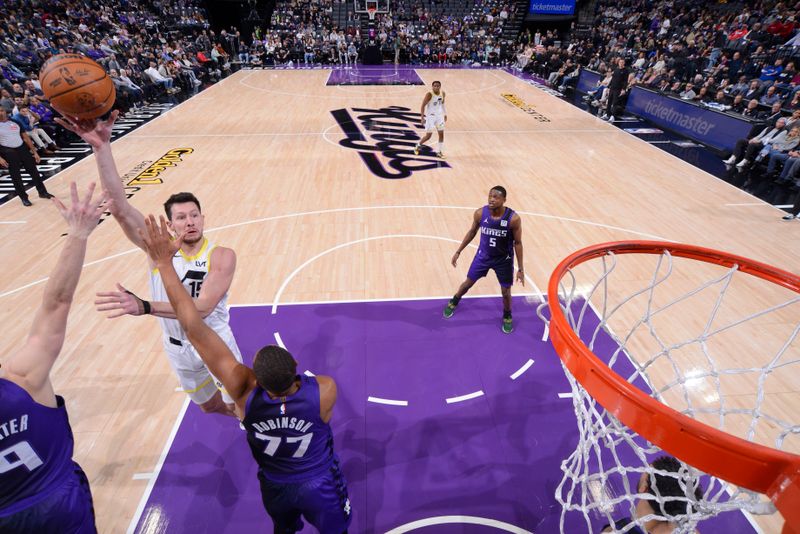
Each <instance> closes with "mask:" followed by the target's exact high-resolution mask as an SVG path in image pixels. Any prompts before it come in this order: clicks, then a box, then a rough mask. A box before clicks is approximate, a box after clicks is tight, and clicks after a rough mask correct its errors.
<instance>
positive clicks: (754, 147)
mask: <svg viewBox="0 0 800 534" xmlns="http://www.w3.org/2000/svg"><path fill="white" fill-rule="evenodd" d="M785 127H786V119H783V118H781V119H778V121H777V122H776V123H775V125H774V126H773V125H768V126H766V127H765V128H764V129H763V130H761V132H760V133H759V134H758V135H756V136H755V137H753V138H752V139H749V140H748V139H739V140H738V141H736V146H735V148H734V149H733V154H732V155H731V157H730V158H728V159H727V160H725V164H726V165H733V164H734V163H736V162H737V161H739V163H737V164H736V167H737V168H739V169H743V168H745V167H747V166H748V165H749V164H750V162H751V161H753V160H754V159H755V158H756V156H757V155H758V154H759V153H760V152H761V150H762V149H763V148H764V147H765V146H766V145H769V144H771V143H772V142H773V141H774V140H776V139H777V140H779V141H780V140H783V139H784V138H785V137H786V131H785Z"/></svg>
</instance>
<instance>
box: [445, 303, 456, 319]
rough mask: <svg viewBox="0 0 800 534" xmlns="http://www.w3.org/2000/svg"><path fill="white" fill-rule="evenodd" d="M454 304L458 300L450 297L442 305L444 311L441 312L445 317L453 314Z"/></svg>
mask: <svg viewBox="0 0 800 534" xmlns="http://www.w3.org/2000/svg"><path fill="white" fill-rule="evenodd" d="M456 306H458V301H457V300H456V299H450V302H448V303H447V306H445V307H444V313H442V315H444V318H445V319H449V318H450V317H452V316H453V314H454V313H455V312H456Z"/></svg>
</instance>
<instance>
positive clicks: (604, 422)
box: [539, 251, 800, 533]
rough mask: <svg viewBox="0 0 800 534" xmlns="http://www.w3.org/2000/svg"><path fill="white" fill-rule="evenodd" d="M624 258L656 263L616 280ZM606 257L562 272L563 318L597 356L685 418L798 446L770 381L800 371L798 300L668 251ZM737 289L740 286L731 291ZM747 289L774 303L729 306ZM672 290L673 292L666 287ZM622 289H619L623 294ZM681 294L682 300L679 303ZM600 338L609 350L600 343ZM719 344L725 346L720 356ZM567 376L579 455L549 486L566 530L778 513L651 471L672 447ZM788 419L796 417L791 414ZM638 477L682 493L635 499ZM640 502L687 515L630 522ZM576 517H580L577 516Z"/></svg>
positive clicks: (686, 474) (711, 485) (760, 501)
mask: <svg viewBox="0 0 800 534" xmlns="http://www.w3.org/2000/svg"><path fill="white" fill-rule="evenodd" d="M629 258H630V259H631V260H636V261H638V262H642V261H649V262H652V263H654V264H655V270H654V272H653V275H652V277H651V278H650V279H649V281H647V282H630V281H629V280H626V281H624V282H622V281H616V278H618V277H621V276H625V273H626V272H630V271H626V269H625V268H624V264H625V262H627V261H629ZM601 261H602V268H600V266H599V265H598V264H599V263H600V262H598V261H597V260H590V261H588V262H587V263H586V264H582V265H578V266H576V268H575V269H574V271H576V272H573V270H570V271H568V273H567V274H566V275H565V276H564V277H562V279H561V281H560V290H559V291H560V299H561V303H560V304H561V309H562V311H563V313H564V315H565V316H566V317H567V320H568V322H569V324H570V326H571V327H572V328H573V330H574V331H575V332H576V333H578V334H579V336H580V337H581V339H582V340H584V343H585V344H586V346H587V347H588V348H589V349H590V350H592V352H594V353H595V354H597V355H598V356H600V358H601V359H602V360H603V361H605V362H606V363H607V364H608V366H609V367H610V368H611V369H613V370H614V371H615V372H617V373H618V374H619V375H620V376H622V377H623V378H625V379H626V380H627V381H628V382H631V383H634V384H636V385H637V387H639V389H641V390H642V391H645V392H646V393H648V394H649V395H651V396H652V397H654V398H656V399H658V400H659V401H660V402H662V403H665V404H668V405H669V406H671V407H672V408H674V409H676V410H677V411H679V412H681V413H683V414H685V415H688V416H690V417H692V418H695V419H699V420H701V421H703V422H704V423H706V424H709V425H711V426H714V427H716V428H718V429H720V430H724V431H725V432H728V433H730V434H734V435H737V436H738V437H741V438H744V439H747V440H749V441H756V442H759V443H761V444H762V445H768V446H772V447H775V448H778V449H783V450H785V451H787V452H792V453H797V452H798V451H799V450H800V446H798V445H799V444H798V443H797V438H798V435H799V434H800V426H798V424H797V423H794V422H790V421H786V420H784V417H782V415H786V414H787V413H788V412H790V409H789V408H786V409H785V410H784V411H783V414H781V413H780V412H781V410H780V409H776V407H779V406H780V405H781V403H780V402H775V399H773V398H772V397H773V392H774V391H777V389H780V388H779V387H777V386H776V377H779V376H783V377H786V376H790V375H791V373H795V374H796V373H797V372H798V367H800V365H798V363H799V362H800V342H797V339H798V332H799V331H800V321H798V318H800V306H798V303H800V296H798V295H797V294H795V293H793V292H791V291H789V290H785V289H784V288H781V287H779V286H776V285H775V284H771V283H769V282H766V281H763V280H760V279H756V278H754V277H752V276H750V275H747V274H744V273H741V272H740V271H739V270H738V268H737V267H734V268H730V269H728V268H725V267H718V266H709V265H707V264H705V263H703V262H697V261H692V260H688V259H683V258H674V257H673V256H672V255H670V254H669V253H668V252H666V251H665V252H664V253H663V254H662V255H660V256H658V255H649V254H647V255H645V254H625V255H615V254H613V253H608V254H606V255H605V256H603V257H602V260H601ZM690 261H691V265H688V264H685V263H681V266H687V265H688V266H689V267H692V269H686V271H690V272H691V273H692V274H693V276H690V277H688V278H694V279H691V280H688V281H690V282H691V284H688V283H687V277H685V275H684V274H683V273H682V272H681V274H678V273H677V272H676V273H673V270H674V268H675V267H676V264H677V263H678V262H690ZM698 265H700V266H703V267H702V268H700V270H701V271H703V272H702V273H701V275H704V274H710V275H711V276H710V277H708V278H703V280H701V281H700V282H699V284H697V283H696V282H697V280H696V278H697V276H694V274H696V273H695V271H696V269H695V267H696V266H698ZM617 271H619V275H617ZM706 271H708V273H706ZM579 275H590V276H592V278H591V280H596V282H595V281H592V282H589V283H588V284H586V283H581V280H580V278H579ZM598 275H599V278H597V277H598ZM671 279H674V283H673V284H670V280H671ZM738 283H743V284H744V285H745V286H747V287H743V288H742V289H741V290H735V289H733V288H734V287H735V286H736V285H737V284H738ZM754 284H755V285H757V286H758V287H759V288H761V289H759V290H757V296H758V297H759V299H761V297H762V291H764V292H766V293H768V294H769V295H770V296H771V297H774V298H773V300H771V303H774V302H779V303H778V304H771V303H768V304H766V305H764V303H763V302H758V303H757V304H754V308H755V309H746V310H742V309H738V308H739V306H737V305H728V302H727V301H726V296H728V294H729V293H737V294H739V293H741V294H744V292H746V291H752V290H753V287H752V286H753V285H754ZM670 285H672V286H673V287H671V288H669V286H670ZM620 287H622V288H623V290H624V291H625V294H619V290H620ZM676 287H677V288H679V289H680V291H676ZM626 288H627V289H626ZM631 288H634V290H633V292H631ZM667 288H669V289H667ZM665 294H666V295H668V296H666V297H665ZM676 294H680V296H679V297H677V298H675V295H676ZM762 300H763V299H762ZM543 306H544V305H542V306H540V313H539V315H540V317H542V314H541V309H542V307H543ZM592 309H594V310H595V313H596V315H597V317H599V319H600V321H599V324H598V325H597V326H594V325H592V324H589V323H592V322H593V321H594V318H593V315H594V314H593V313H592ZM699 313H703V314H705V317H704V324H703V321H697V320H696V316H697V314H699ZM692 316H693V317H692ZM590 317H591V318H592V320H589V319H590ZM542 318H543V319H544V317H542ZM544 320H546V319H544ZM686 321H688V322H689V323H690V325H689V326H687V327H685V328H676V324H677V323H681V322H686ZM692 321H694V323H692ZM692 329H693V334H692V335H691V336H689V338H685V337H684V338H683V339H680V338H679V337H678V338H676V334H675V331H676V330H677V331H679V332H685V331H686V330H692ZM662 332H667V333H666V334H662ZM779 332H781V333H780V334H779ZM684 336H685V333H684ZM752 336H755V337H754V338H753V337H752ZM758 336H761V338H759V337H758ZM608 337H610V338H612V339H613V343H610V342H609V341H608ZM603 338H605V340H606V342H605V344H606V347H605V348H604V347H601V346H600V345H601V342H600V340H601V339H603ZM753 339H755V340H757V341H758V342H757V343H756V344H755V345H756V346H761V347H763V349H764V352H761V353H760V354H753V352H754V351H751V350H749V347H748V346H747V343H748V342H750V341H752V340H753ZM718 340H719V341H720V342H719V343H718ZM609 346H611V347H612V348H608V347H609ZM737 346H738V354H736V353H735V352H737V351H736V347H737ZM721 347H725V349H726V350H725V351H724V352H722V353H720V350H719V349H720V348H721ZM732 347H733V349H732ZM603 352H605V354H603ZM562 365H563V364H562ZM564 372H565V373H566V375H567V378H568V379H569V382H570V384H571V386H572V395H573V405H574V409H575V415H576V417H577V422H578V430H579V433H580V438H579V441H578V445H577V447H576V449H575V451H574V452H573V453H572V454H571V455H570V456H569V458H567V459H566V460H564V461H563V462H562V464H561V469H562V471H563V478H562V480H561V482H560V484H559V485H558V488H557V490H556V498H557V500H558V501H559V502H560V503H561V505H562V514H561V531H562V532H577V530H574V528H575V527H574V525H575V520H576V517H577V518H578V521H579V522H580V524H581V525H584V524H585V527H586V530H585V532H599V530H600V528H602V526H603V525H604V524H609V525H611V526H612V528H611V531H613V532H629V531H631V530H632V529H633V528H634V527H638V528H639V529H641V530H642V531H645V529H644V524H645V523H647V522H650V521H652V520H659V521H666V520H668V521H670V522H671V523H672V525H673V526H674V527H675V532H680V533H688V532H693V531H694V528H695V527H696V526H697V524H698V523H699V522H700V521H702V520H704V519H708V518H709V517H712V516H715V515H717V514H720V513H722V512H726V511H732V510H745V511H747V512H750V513H754V514H771V513H773V512H775V509H774V506H773V505H772V503H771V502H770V501H769V500H768V499H767V498H766V496H764V495H761V494H758V493H754V492H751V491H749V490H747V489H745V488H738V487H734V486H733V485H732V484H729V483H727V482H725V481H724V480H720V479H717V478H715V477H712V476H709V475H707V474H705V473H703V472H701V471H699V470H697V469H695V468H693V467H692V466H689V465H686V464H682V463H681V464H680V465H681V468H680V470H679V471H678V472H668V471H660V470H656V469H654V468H653V467H652V466H651V465H650V464H651V462H653V461H654V460H655V459H656V458H658V457H662V456H665V455H668V454H669V452H668V451H662V450H661V449H659V448H658V447H656V446H655V445H653V444H651V443H650V442H649V441H647V439H645V438H643V437H642V436H639V435H637V434H636V433H635V432H633V431H632V430H630V429H629V428H627V427H626V426H625V425H623V424H622V423H621V422H620V421H619V420H617V419H616V418H615V417H614V416H613V415H611V414H610V413H609V412H607V411H606V410H605V409H604V408H603V407H602V406H601V405H600V404H598V403H597V402H596V401H595V400H594V399H593V398H592V397H591V396H590V395H589V394H588V393H587V392H586V390H584V389H583V387H582V386H581V384H580V383H579V382H578V381H577V380H575V378H574V377H573V376H572V375H571V374H570V373H569V371H568V370H567V369H566V368H564ZM743 381H744V382H743ZM743 383H747V384H753V387H752V388H751V389H752V390H751V391H742V389H743V386H742V384H743ZM732 388H733V389H732ZM784 389H786V388H784ZM735 390H738V391H739V393H742V395H740V396H739V397H741V398H739V397H736V395H735V394H734V393H735ZM795 391H796V390H795ZM775 394H777V393H775ZM785 400H786V399H785V398H783V402H784V404H783V406H784V407H785V406H786V405H785ZM734 401H735V402H734ZM795 401H796V398H795ZM792 415H793V416H795V417H796V418H797V419H800V417H797V414H791V415H790V416H792ZM797 419H796V420H797ZM792 440H794V442H793V443H790V441H792ZM642 473H647V475H646V477H647V480H648V481H649V482H650V487H651V488H652V487H656V483H655V476H654V475H655V474H658V475H663V476H667V477H671V478H672V479H674V480H677V481H678V485H679V487H680V491H679V492H678V493H681V494H680V495H670V496H664V495H659V494H658V493H659V492H658V488H657V487H656V489H655V490H654V491H655V493H656V495H655V497H653V496H652V495H646V494H644V493H640V492H639V489H638V488H637V482H638V480H639V478H640V476H641V474H642ZM698 487H699V488H701V490H702V498H701V499H699V500H698V499H697V498H695V496H694V493H695V488H698ZM645 498H649V499H650V502H652V500H653V499H655V500H657V501H658V502H659V503H660V504H661V505H662V506H663V505H666V504H667V503H668V502H670V501H671V502H681V503H684V505H683V506H682V509H683V510H684V511H686V513H683V514H681V515H678V516H671V517H666V516H665V515H662V513H661V512H659V511H656V512H655V513H654V512H652V511H650V512H647V510H648V509H647V508H645V513H647V515H644V516H643V515H642V511H641V510H640V511H639V516H640V517H638V518H637V512H636V505H637V502H638V501H640V500H641V499H645ZM686 504H689V505H690V506H689V507H687V506H686ZM654 509H655V507H651V508H650V509H649V510H654ZM662 510H663V507H662ZM576 514H582V516H583V517H582V519H581V518H580V516H579V515H578V516H576ZM624 517H629V518H631V519H632V521H631V522H630V523H629V524H627V525H626V526H621V527H619V528H616V527H614V524H615V521H616V520H619V519H621V518H624ZM570 521H571V523H570ZM570 524H571V525H572V527H570V526H569V525H570ZM581 531H584V530H583V526H581Z"/></svg>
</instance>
